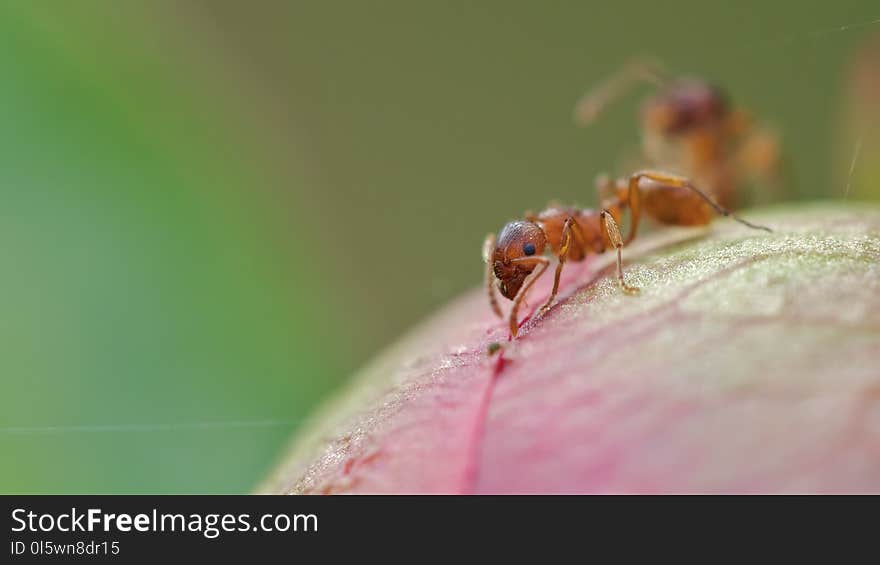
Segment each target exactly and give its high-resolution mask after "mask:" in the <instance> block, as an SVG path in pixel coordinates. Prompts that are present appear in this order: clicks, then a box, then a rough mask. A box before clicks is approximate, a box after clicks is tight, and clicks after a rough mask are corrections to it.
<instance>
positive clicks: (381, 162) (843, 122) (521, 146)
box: [0, 0, 880, 493]
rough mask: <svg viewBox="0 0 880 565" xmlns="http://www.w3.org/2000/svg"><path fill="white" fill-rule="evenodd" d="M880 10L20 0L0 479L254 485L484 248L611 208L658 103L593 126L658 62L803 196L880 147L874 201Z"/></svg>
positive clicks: (67, 484)
mask: <svg viewBox="0 0 880 565" xmlns="http://www.w3.org/2000/svg"><path fill="white" fill-rule="evenodd" d="M878 18H880V9H878V8H877V3H876V1H875V0H864V1H861V2H847V1H838V2H829V3H825V4H824V5H811V6H809V7H808V8H807V7H806V6H805V4H804V3H802V2H790V3H788V4H787V5H786V4H785V3H769V2H764V1H747V2H738V3H725V4H720V3H719V4H717V5H712V3H707V2H705V1H693V2H662V3H660V2H632V3H631V2H623V1H618V2H613V3H608V2H518V1H517V2H513V1H506V2H501V1H496V2H430V3H429V2H404V1H399V2H354V1H350V2H271V3H269V2H257V3H245V2H231V1H230V2H207V1H205V2H176V1H162V2H112V1H107V2H94V1H83V2H66V3H61V2H24V1H21V2H4V3H3V4H2V7H0V78H2V88H0V125H2V127H0V253H2V255H0V258H2V263H0V269H2V271H0V273H2V278H0V280H2V283H0V284H2V293H0V312H2V324H0V332H2V340H0V358H2V365H0V367H2V377H0V378H2V392H0V449H2V454H3V455H2V462H3V463H2V466H0V492H7V493H8V492H40V493H49V492H87V493H95V492H98V493H101V492H126V493H128V492H133V493H145V492H149V493H153V492H200V493H201V492H247V491H249V490H250V489H252V488H253V486H254V485H255V484H256V482H258V481H259V480H260V479H261V478H262V477H263V476H264V474H265V473H266V472H267V471H268V469H269V468H270V466H271V465H272V463H273V461H274V460H275V458H276V457H277V456H278V455H279V453H280V450H281V448H282V446H283V445H284V443H285V442H286V441H287V438H288V437H289V436H290V433H291V432H292V431H293V430H295V428H296V426H297V424H298V423H299V422H300V421H301V420H302V419H303V418H304V417H306V416H307V415H308V414H309V412H310V411H311V410H312V409H313V408H314V406H315V404H316V403H318V402H319V401H320V400H321V399H322V398H323V397H324V396H325V395H327V394H328V393H330V392H331V391H332V390H333V389H334V388H335V387H338V386H340V385H341V384H342V383H343V382H344V381H345V379H346V378H347V376H348V375H349V374H350V373H351V372H352V371H353V370H354V369H356V368H357V366H358V365H360V364H362V363H363V362H365V361H366V360H367V359H369V358H370V357H371V356H372V355H374V354H375V353H376V351H377V350H378V349H380V348H381V347H382V346H384V345H386V344H387V343H389V342H390V341H392V340H393V339H395V337H396V336H399V335H400V334H401V333H402V332H404V331H405V330H406V328H407V327H409V326H411V325H412V324H414V323H415V322H417V321H418V320H419V319H420V318H422V317H424V316H425V315H426V314H427V313H428V312H430V311H431V310H432V309H435V308H436V307H437V306H439V305H440V304H442V303H443V302H446V301H447V300H449V299H450V298H451V297H453V296H454V295H456V294H458V293H460V292H461V291H463V290H464V289H466V288H469V287H472V286H474V285H477V284H479V281H480V277H481V264H480V246H481V242H482V238H483V237H484V236H485V234H486V233H487V232H489V231H492V230H495V229H497V228H498V227H500V225H501V224H502V223H504V221H506V220H507V219H509V218H512V217H514V216H517V215H519V214H520V213H521V212H522V210H524V209H526V208H538V207H540V206H542V205H543V204H544V203H545V202H546V201H547V200H549V199H551V198H559V199H561V200H567V201H574V202H579V203H582V204H587V205H588V204H591V203H593V196H592V192H593V189H592V180H593V177H594V176H595V175H596V173H598V172H601V171H603V170H609V168H613V167H614V164H615V163H617V162H618V161H619V157H620V155H621V152H622V151H623V150H628V149H631V148H633V147H635V146H636V144H637V134H638V131H637V128H636V121H635V113H634V108H635V103H636V102H637V101H638V100H639V99H640V98H641V96H642V95H643V94H644V93H640V94H636V93H634V94H633V95H632V96H628V97H627V98H625V99H624V100H622V101H621V102H620V103H619V104H617V105H615V106H614V107H613V108H612V109H611V110H610V111H609V113H608V114H607V115H606V116H605V117H604V118H603V119H602V120H601V121H600V122H599V123H598V124H597V125H596V126H595V127H594V128H592V129H590V130H579V129H577V128H575V127H574V126H573V125H572V124H571V121H570V112H571V109H572V106H573V103H574V101H575V100H576V98H577V97H578V96H579V94H580V93H581V92H582V91H583V90H584V89H586V88H587V87H589V86H590V85H593V84H595V83H596V82H597V81H598V80H600V79H601V78H602V77H605V76H607V75H608V74H609V73H611V72H613V71H614V70H616V69H617V68H619V66H620V65H621V64H622V63H623V62H624V61H626V60H627V59H628V58H630V57H631V56H633V55H638V54H651V55H655V56H657V57H660V58H661V59H663V60H664V61H665V62H666V63H667V64H668V65H669V67H671V68H672V69H675V70H679V71H685V72H688V73H694V74H697V75H699V76H703V77H706V78H710V79H714V80H716V81H718V82H720V83H722V84H724V85H725V86H726V87H727V89H728V90H729V91H730V94H731V96H732V97H733V98H734V99H735V100H736V101H737V102H739V103H741V104H743V105H745V106H747V107H749V108H750V109H752V110H753V111H754V112H755V113H757V114H758V115H759V116H761V117H763V118H764V119H765V120H766V121H767V122H769V123H770V124H772V125H774V126H776V127H777V128H778V129H779V131H780V132H781V133H782V135H783V140H784V144H785V148H786V152H787V154H788V155H789V157H790V158H791V160H792V163H793V165H794V168H795V178H796V179H797V181H798V183H797V186H796V194H795V195H794V197H795V198H796V199H810V198H817V197H828V196H833V195H837V196H840V195H842V194H843V191H844V186H843V185H844V184H845V180H846V179H845V178H841V170H843V169H848V166H849V160H850V159H849V158H850V157H851V156H852V155H853V147H854V143H855V142H856V141H857V138H858V139H863V143H862V145H863V147H862V149H861V152H862V155H861V158H862V161H863V162H866V163H868V164H867V165H865V166H863V167H860V168H859V171H858V172H857V173H856V174H855V176H854V177H853V179H854V180H855V184H854V186H853V187H852V188H851V191H852V192H851V197H852V198H864V197H870V192H871V190H870V188H871V187H869V186H867V182H863V181H862V180H860V179H863V178H865V177H864V175H863V174H862V172H861V171H863V170H868V169H869V168H870V166H873V167H875V171H876V166H877V165H876V163H878V161H880V160H878V159H876V158H875V159H870V157H871V153H872V152H873V155H874V156H875V157H876V156H877V155H878V153H877V147H878V145H877V144H876V140H877V138H878V135H877V133H876V131H874V130H871V131H867V132H866V131H864V130H863V129H862V130H859V129H858V127H859V124H861V123H863V120H860V118H859V116H856V117H855V118H854V117H853V116H852V115H851V114H852V112H851V111H850V110H848V109H847V108H851V107H852V100H853V98H855V99H858V98H859V96H860V95H859V93H858V92H856V93H855V94H853V93H852V92H850V93H847V87H846V86H845V85H846V83H847V80H848V79H847V75H848V72H849V71H848V69H850V68H851V63H850V60H851V58H852V54H853V52H854V50H855V49H857V48H858V46H860V45H862V44H864V42H865V39H866V37H867V36H868V35H869V34H870V33H871V32H877V31H880V25H878V24H880V22H878V21H877V20H878ZM841 26H848V27H847V28H846V29H839V28H840V27H841ZM863 98H864V96H863ZM863 102H864V101H863ZM863 106H865V108H868V109H869V110H870V109H871V108H873V109H874V111H876V108H877V101H876V99H874V98H868V99H867V102H865V103H864V104H863ZM861 111H865V110H864V109H863V110H861ZM847 124H849V125H847ZM852 124H856V125H855V126H852ZM851 126H852V127H851ZM854 128H855V129H854ZM865 135H867V136H868V138H867V139H865V138H864V136H865ZM866 153H867V155H866ZM617 172H619V171H617ZM874 178H877V175H876V174H875V176H874Z"/></svg>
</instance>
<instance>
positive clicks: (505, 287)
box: [492, 220, 547, 300]
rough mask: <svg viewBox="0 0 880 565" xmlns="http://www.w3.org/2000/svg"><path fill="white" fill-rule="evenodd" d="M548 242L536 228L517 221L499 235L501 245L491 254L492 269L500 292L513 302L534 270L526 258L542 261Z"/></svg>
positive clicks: (531, 224)
mask: <svg viewBox="0 0 880 565" xmlns="http://www.w3.org/2000/svg"><path fill="white" fill-rule="evenodd" d="M546 244H547V238H546V236H545V235H544V230H542V229H541V228H540V227H539V226H538V225H537V224H535V223H533V222H526V221H522V220H517V221H515V222H510V223H509V224H507V225H506V226H504V228H502V230H501V233H499V234H498V243H497V244H496V245H495V251H494V253H493V254H492V268H493V270H494V272H495V276H496V277H497V278H498V290H499V291H500V292H501V294H502V295H503V296H504V297H505V298H509V299H511V300H513V298H514V297H515V296H516V293H517V292H519V289H520V287H521V286H522V285H523V281H525V279H526V277H527V276H529V274H530V273H531V272H532V271H534V270H535V264H534V263H533V262H530V261H517V260H518V259H522V258H524V257H539V256H541V255H542V254H543V253H544V247H545V246H546Z"/></svg>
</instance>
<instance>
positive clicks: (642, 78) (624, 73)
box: [574, 57, 668, 127]
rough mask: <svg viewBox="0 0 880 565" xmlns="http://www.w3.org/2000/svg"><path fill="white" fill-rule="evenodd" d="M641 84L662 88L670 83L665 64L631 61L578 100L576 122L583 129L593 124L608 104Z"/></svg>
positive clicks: (640, 58) (641, 59)
mask: <svg viewBox="0 0 880 565" xmlns="http://www.w3.org/2000/svg"><path fill="white" fill-rule="evenodd" d="M639 82H646V83H648V84H652V85H654V86H656V87H658V88H659V87H662V86H663V85H665V84H666V83H667V82H668V81H667V78H666V72H665V69H664V68H663V64H662V63H661V62H660V61H659V60H658V59H654V58H647V57H639V58H636V59H632V60H630V61H629V62H628V63H627V64H626V65H624V66H623V68H622V69H620V70H619V71H618V72H616V73H615V74H613V75H611V77H609V78H607V79H605V81H604V82H602V83H601V84H600V85H599V86H597V87H596V88H594V89H592V90H590V91H589V92H587V93H586V94H584V95H583V96H581V98H580V100H578V102H577V104H575V107H574V121H575V123H576V124H577V125H579V126H581V127H586V126H589V125H590V124H592V123H593V122H594V121H595V120H596V118H597V117H598V116H599V114H600V113H601V112H602V110H604V109H605V107H606V106H608V104H609V103H610V102H611V101H612V100H614V99H616V98H620V96H622V95H623V94H624V92H626V90H627V89H628V88H630V87H631V86H633V85H635V84H636V83H639Z"/></svg>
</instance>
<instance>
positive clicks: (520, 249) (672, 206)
mask: <svg viewBox="0 0 880 565" xmlns="http://www.w3.org/2000/svg"><path fill="white" fill-rule="evenodd" d="M643 180H647V181H650V182H649V184H647V185H643V184H642V181H643ZM599 188H600V196H602V210H582V209H576V208H560V207H550V208H547V209H546V210H544V211H543V212H541V213H539V214H526V216H525V219H523V220H515V221H513V222H510V223H508V224H507V225H505V226H504V227H503V228H502V229H501V231H500V232H499V233H498V236H497V238H496V236H495V234H489V235H488V236H487V237H486V241H485V243H484V244H483V260H484V262H485V263H486V288H487V290H488V293H489V304H490V305H491V307H492V310H493V311H494V312H495V314H497V315H498V317H500V318H503V317H504V314H503V313H502V312H501V306H500V305H499V304H498V299H497V297H496V296H495V286H496V285H495V284H494V283H495V281H496V280H497V287H498V291H499V292H500V293H501V295H502V296H504V297H505V298H507V299H509V300H512V301H513V306H512V307H511V309H510V314H509V323H510V337H511V339H513V338H515V337H516V334H517V330H518V321H517V312H518V310H519V307H520V305H521V304H522V302H523V300H524V299H525V296H526V293H527V292H528V291H529V289H530V288H531V287H532V285H534V284H535V281H537V280H538V279H539V278H540V277H541V275H543V274H544V272H545V271H546V270H547V267H549V266H550V259H548V258H547V257H544V256H543V255H544V251H545V250H546V248H547V246H549V247H550V250H551V251H552V253H553V255H555V256H556V257H557V259H558V263H557V265H556V276H555V278H554V280H553V290H552V291H551V292H550V296H549V298H547V301H546V302H545V303H544V305H543V306H542V307H541V311H544V310H546V309H547V308H549V307H550V306H551V305H552V303H553V300H554V298H556V293H557V291H558V290H559V277H560V275H561V274H562V268H563V266H564V265H565V263H566V261H582V260H584V259H585V258H586V257H587V255H589V254H591V253H596V254H598V253H604V252H605V251H607V250H609V249H615V250H616V251H617V280H618V282H619V284H620V288H621V289H622V290H623V291H624V292H625V293H627V294H634V293H636V292H638V289H637V288H635V287H632V286H629V285H628V284H626V281H625V280H624V277H623V264H622V259H621V249H622V248H623V247H624V246H625V245H628V244H629V243H630V242H631V241H632V240H633V239H635V237H636V233H637V231H638V227H639V219H640V217H641V213H642V211H644V212H645V214H646V215H648V216H650V217H651V218H653V219H655V220H657V221H658V222H660V223H663V224H668V225H679V226H699V225H706V224H708V223H709V222H711V220H712V212H713V210H714V211H715V212H716V213H718V214H720V215H722V216H729V217H731V218H733V219H735V220H736V221H738V222H740V223H741V224H745V225H746V226H748V227H750V228H754V229H761V230H765V231H768V232H769V231H771V230H770V228H767V227H764V226H759V225H755V224H752V223H750V222H747V221H746V220H744V219H742V218H740V217H738V216H737V215H736V214H734V213H733V212H731V211H730V210H728V209H727V208H724V207H723V206H721V205H720V204H719V203H717V202H716V201H715V200H714V199H712V197H710V196H709V195H708V194H706V193H705V192H703V191H702V190H700V189H698V188H697V187H695V186H694V185H693V184H692V183H691V182H690V180H688V179H687V178H685V177H680V176H677V175H672V174H668V173H664V172H659V171H640V172H637V173H635V174H633V175H632V176H630V177H629V179H628V180H626V179H622V180H619V181H617V182H614V183H612V182H607V183H605V184H603V185H601V186H600V187H599ZM625 209H629V215H630V225H629V233H628V234H627V236H626V238H625V239H624V238H622V237H621V235H620V229H619V228H618V224H619V223H620V218H621V214H622V212H623V211H624V210H625Z"/></svg>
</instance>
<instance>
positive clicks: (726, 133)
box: [574, 60, 783, 208]
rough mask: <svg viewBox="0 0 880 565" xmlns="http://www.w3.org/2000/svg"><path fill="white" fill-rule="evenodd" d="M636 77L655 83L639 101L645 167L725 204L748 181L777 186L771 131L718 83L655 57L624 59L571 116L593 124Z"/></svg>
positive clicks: (769, 189) (735, 200) (770, 188)
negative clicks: (678, 73) (680, 73)
mask: <svg viewBox="0 0 880 565" xmlns="http://www.w3.org/2000/svg"><path fill="white" fill-rule="evenodd" d="M638 83H648V84H650V85H653V86H654V87H655V88H657V90H658V91H657V92H656V93H655V94H654V95H652V96H650V97H649V98H647V99H646V100H645V101H644V103H643V104H642V107H641V116H640V129H641V134H642V147H641V152H642V159H643V160H644V161H647V163H648V166H649V167H663V168H665V169H672V170H677V171H680V172H683V173H684V174H686V175H687V176H688V177H689V178H691V179H693V181H694V182H695V183H696V184H697V185H698V186H700V187H702V188H704V189H705V190H706V191H707V192H708V193H710V194H711V195H712V196H713V197H715V199H716V200H717V201H718V202H719V203H720V204H721V205H723V206H726V207H729V208H736V207H738V206H739V205H740V204H741V202H740V200H741V198H740V196H741V195H740V194H738V191H740V190H741V189H742V187H743V185H744V184H746V183H747V182H756V183H758V184H760V185H762V186H763V187H764V188H765V189H766V190H765V191H764V194H771V195H772V193H773V192H777V193H778V192H779V191H780V189H781V187H782V185H783V177H782V175H781V162H782V160H781V156H780V143H779V139H778V136H777V135H776V133H775V132H773V131H771V130H770V129H767V128H763V127H759V126H757V125H756V124H755V123H754V120H753V118H752V116H751V115H750V114H749V112H747V111H746V110H745V109H743V108H739V107H733V106H731V104H730V103H729V101H728V100H727V97H726V96H725V94H724V92H723V91H722V90H721V89H720V88H718V87H717V86H714V85H712V84H710V83H708V82H706V81H704V80H701V79H696V78H687V77H676V78H671V77H669V76H668V75H667V74H666V73H665V72H664V71H663V70H662V68H661V65H660V64H659V63H656V62H650V61H644V60H638V61H632V62H630V63H629V64H628V65H625V66H624V67H623V68H622V69H621V70H620V71H619V72H618V73H617V74H615V75H613V76H612V77H610V78H609V79H607V80H606V81H605V82H603V83H602V84H600V85H599V86H598V87H596V88H595V89H593V90H591V91H589V92H587V93H586V94H585V95H584V96H583V97H582V98H581V99H580V100H579V101H578V103H577V105H576V106H575V111H574V118H575V121H576V122H577V123H578V124H579V125H581V126H587V125H590V124H592V123H593V122H594V121H595V120H596V118H597V117H598V116H599V115H600V114H601V112H602V111H603V110H604V109H605V108H606V107H607V106H608V104H609V103H610V102H611V101H612V100H614V99H615V98H618V97H620V96H621V95H622V94H623V93H624V92H625V91H626V90H627V89H628V88H630V87H631V86H633V85H635V84H638ZM764 194H760V195H761V196H763V195H764ZM776 196H778V194H777V195H776Z"/></svg>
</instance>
